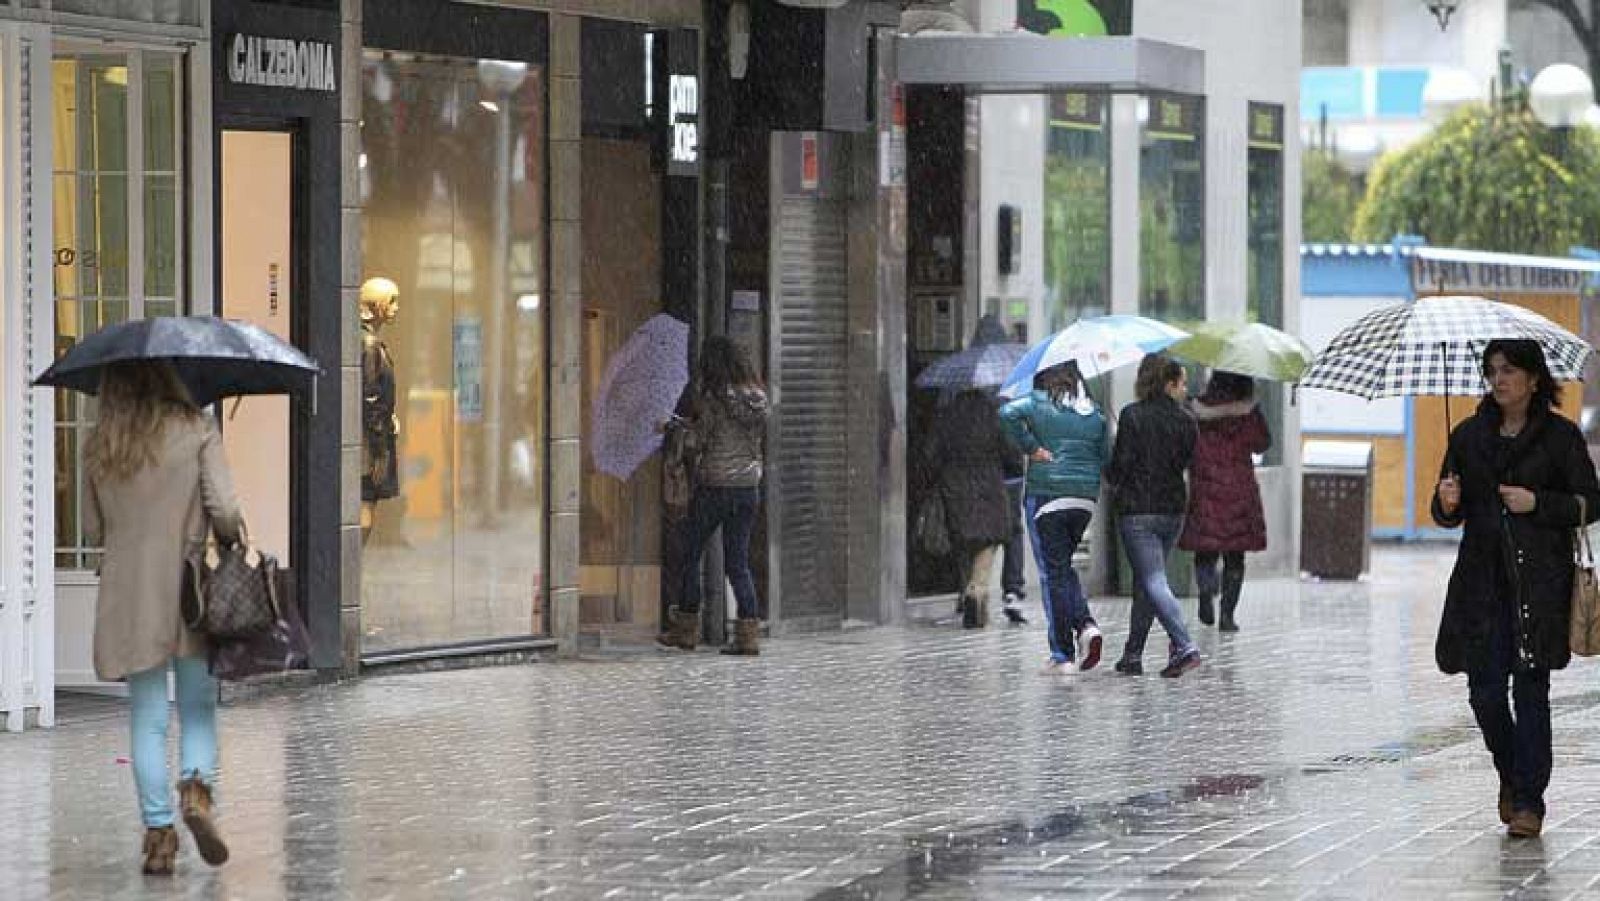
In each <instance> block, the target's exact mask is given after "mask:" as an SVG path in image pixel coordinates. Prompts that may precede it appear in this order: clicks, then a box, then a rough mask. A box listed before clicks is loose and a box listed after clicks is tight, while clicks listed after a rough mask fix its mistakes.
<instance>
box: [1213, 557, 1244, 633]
mask: <svg viewBox="0 0 1600 901" xmlns="http://www.w3.org/2000/svg"><path fill="white" fill-rule="evenodd" d="M1243 590H1244V573H1242V572H1226V571H1224V572H1223V574H1222V623H1221V624H1220V625H1219V626H1218V627H1217V628H1218V629H1220V630H1221V631H1223V632H1237V631H1239V624H1238V623H1237V622H1235V621H1234V619H1233V612H1234V611H1235V610H1237V609H1239V593H1240V592H1242V591H1243Z"/></svg>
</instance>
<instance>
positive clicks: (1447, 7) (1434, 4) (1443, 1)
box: [1422, 0, 1461, 31]
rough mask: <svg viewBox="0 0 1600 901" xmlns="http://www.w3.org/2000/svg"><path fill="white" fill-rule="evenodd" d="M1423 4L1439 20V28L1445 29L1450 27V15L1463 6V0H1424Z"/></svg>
mask: <svg viewBox="0 0 1600 901" xmlns="http://www.w3.org/2000/svg"><path fill="white" fill-rule="evenodd" d="M1422 5H1423V6H1426V7H1427V8H1428V12H1431V13H1433V17H1434V18H1435V19H1438V20H1439V30H1440V31H1444V30H1445V29H1447V28H1449V27H1450V17H1451V16H1453V15H1455V13H1456V10H1457V9H1459V8H1460V7H1461V0H1422Z"/></svg>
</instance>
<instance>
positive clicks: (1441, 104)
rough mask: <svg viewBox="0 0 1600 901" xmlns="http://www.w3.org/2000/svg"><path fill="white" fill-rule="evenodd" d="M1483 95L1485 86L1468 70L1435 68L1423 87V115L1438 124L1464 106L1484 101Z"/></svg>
mask: <svg viewBox="0 0 1600 901" xmlns="http://www.w3.org/2000/svg"><path fill="white" fill-rule="evenodd" d="M1483 95H1484V91H1483V87H1482V86H1480V85H1479V84H1478V80H1477V79H1476V78H1473V77H1472V75H1471V73H1469V72H1467V71H1466V70H1464V69H1457V68H1453V67H1450V68H1444V67H1441V68H1438V69H1434V70H1433V72H1432V74H1430V75H1429V76H1428V83H1427V85H1426V86H1425V87H1423V89H1422V116H1423V118H1425V119H1427V120H1428V121H1429V122H1432V123H1434V124H1436V125H1437V124H1438V123H1440V122H1443V121H1444V120H1446V119H1448V118H1450V116H1451V115H1453V114H1454V113H1455V111H1456V110H1458V109H1460V108H1462V107H1463V106H1467V105H1469V104H1473V103H1482V102H1483V99H1484V96H1483Z"/></svg>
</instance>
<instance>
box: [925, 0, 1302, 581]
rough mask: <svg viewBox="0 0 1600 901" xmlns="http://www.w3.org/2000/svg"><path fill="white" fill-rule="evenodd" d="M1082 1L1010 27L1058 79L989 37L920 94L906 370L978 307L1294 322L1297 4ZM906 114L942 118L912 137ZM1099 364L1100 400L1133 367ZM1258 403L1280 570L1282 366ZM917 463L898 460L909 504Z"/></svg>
mask: <svg viewBox="0 0 1600 901" xmlns="http://www.w3.org/2000/svg"><path fill="white" fill-rule="evenodd" d="M1026 5H1027V4H1022V5H1020V6H1017V7H1016V8H1013V5H1012V4H998V3H994V4H991V3H983V4H973V5H971V6H970V7H969V14H971V15H975V18H974V19H973V25H974V27H975V29H976V32H977V34H975V35H974V36H973V37H971V38H970V39H968V40H970V41H971V42H973V45H974V47H977V48H981V47H982V46H983V43H984V42H985V41H988V42H993V41H994V39H995V38H996V37H1000V36H1003V35H1004V33H1005V32H1006V31H1008V30H1009V29H1010V28H1011V26H1012V24H1013V23H1014V22H1017V21H1025V20H1027V16H1026V12H1027V11H1026V10H1023V9H1021V6H1026ZM1094 6H1095V9H1096V11H1097V12H1098V13H1099V21H1094V20H1089V22H1090V24H1089V25H1088V26H1082V25H1081V24H1080V26H1079V28H1080V30H1079V31H1071V30H1069V31H1067V32H1057V33H1056V34H1052V35H1046V36H1044V37H1040V38H1028V39H1024V40H1026V41H1031V42H1033V45H1034V46H1037V44H1039V43H1041V42H1050V45H1051V47H1052V49H1054V48H1059V49H1058V50H1057V51H1056V53H1057V54H1058V56H1057V58H1058V59H1059V60H1060V62H1059V63H1058V64H1057V67H1058V76H1057V78H1058V80H1057V82H1056V83H1055V85H1054V86H1049V87H1047V88H1046V89H1045V90H1043V91H1040V90H1038V89H1035V90H1033V91H1031V92H1030V91H1028V90H1026V89H1024V88H1020V87H1018V86H1017V85H1016V84H1015V83H1014V82H1020V83H1022V84H1024V85H1026V84H1028V83H1029V81H1032V82H1033V83H1034V84H1037V83H1038V82H1039V81H1040V80H1042V79H1041V78H1040V77H1039V76H1041V75H1042V74H1044V73H1043V72H1042V71H1032V72H1017V73H1015V74H1008V73H1007V71H1006V66H1007V65H1009V66H1012V67H1014V68H1015V67H1019V66H1022V65H1023V64H1024V61H1025V60H1026V59H1027V57H1026V56H1025V54H1027V53H1028V51H1029V47H1030V44H1029V43H1022V44H1017V45H1008V52H1007V53H1006V54H996V56H1005V57H1008V58H1009V62H1006V61H1001V60H997V61H996V62H994V63H992V64H991V71H989V72H981V71H974V72H969V73H966V77H968V78H969V83H968V84H967V85H966V86H965V87H964V88H963V89H962V90H961V91H960V92H959V93H958V94H952V93H951V91H952V90H953V89H947V90H946V92H945V93H946V94H947V95H951V96H948V97H946V98H945V99H944V100H942V101H941V100H939V99H937V98H934V97H932V96H930V95H928V94H927V93H926V92H925V91H920V89H919V92H920V93H921V96H920V97H915V96H914V108H913V113H912V119H913V135H912V138H911V148H912V158H911V163H910V169H911V171H912V173H913V181H912V184H911V189H910V190H911V212H910V221H911V232H912V233H911V237H910V259H909V263H908V265H909V270H908V271H909V278H910V279H911V288H910V291H909V297H910V301H909V303H910V309H909V310H908V316H909V317H910V319H911V323H912V324H911V327H910V330H909V331H910V335H911V338H910V341H911V345H910V347H909V350H908V354H909V359H910V361H911V362H910V365H911V368H912V372H911V373H910V375H911V378H912V379H913V381H914V378H915V371H916V370H917V369H919V368H920V367H921V366H923V365H926V364H927V363H928V362H931V361H932V360H934V359H937V358H938V356H940V355H942V354H944V353H948V352H950V351H951V350H954V349H959V347H960V346H962V345H963V343H964V342H965V341H966V340H967V339H968V337H969V336H970V335H971V333H972V330H973V328H974V326H975V324H976V322H977V319H978V317H980V316H984V315H992V316H995V317H998V318H999V319H1000V320H1001V321H1002V322H1004V323H1005V324H1006V325H1007V327H1008V330H1009V331H1010V332H1011V334H1012V335H1013V336H1014V338H1015V339H1016V340H1020V341H1033V340H1037V339H1039V338H1040V337H1043V336H1044V335H1046V334H1048V333H1050V332H1053V331H1055V330H1057V329H1060V328H1063V327H1065V326H1067V325H1069V324H1071V323H1072V322H1073V321H1075V320H1076V319H1077V318H1079V317H1081V316H1092V315H1103V314H1106V313H1137V314H1140V315H1145V316H1151V317H1154V318H1157V319H1162V320H1164V321H1168V322H1171V323H1173V324H1175V325H1179V326H1181V325H1183V324H1184V323H1186V322H1196V321H1201V320H1208V319H1209V320H1233V321H1247V320H1249V321H1261V322H1265V323H1267V324H1270V325H1273V326H1276V327H1280V328H1284V329H1286V330H1288V331H1290V332H1294V331H1295V330H1296V329H1297V327H1298V306H1299V303H1298V300H1299V279H1298V275H1299V261H1298V258H1297V252H1296V248H1297V247H1298V235H1299V221H1300V212H1299V206H1300V202H1299V184H1300V161H1299V147H1300V142H1299V140H1298V136H1297V135H1296V134H1295V133H1294V132H1295V129H1293V128H1291V127H1286V126H1287V125H1288V124H1290V123H1294V122H1296V121H1298V117H1299V108H1298V100H1299V97H1298V83H1299V73H1300V69H1301V63H1300V53H1299V41H1298V40H1295V36H1296V35H1297V34H1298V33H1299V30H1300V27H1301V20H1300V15H1301V11H1300V4H1298V3H1288V4H1285V3H1279V2H1260V3H1248V4H1246V3H1195V2H1182V3H1164V2H1159V0H1137V2H1133V3H1131V4H1128V3H1110V2H1103V3H1095V4H1094ZM1241 21H1248V22H1250V23H1251V24H1250V28H1249V29H1241V28H1240V27H1239V23H1240V22H1241ZM1085 29H1086V30H1085ZM1274 36H1276V37H1274ZM917 40H924V41H928V42H930V46H934V47H939V46H950V45H952V44H953V43H957V42H959V41H960V40H961V39H958V38H950V37H948V36H942V35H941V36H933V37H927V38H920V37H918V38H909V39H907V40H906V42H904V43H910V42H911V41H917ZM1008 40H1010V39H1008ZM1121 47H1128V48H1136V50H1135V51H1133V52H1135V53H1136V54H1137V55H1135V56H1133V57H1131V58H1130V61H1129V62H1128V64H1127V65H1118V62H1119V58H1118V56H1117V53H1118V52H1119V48H1121ZM905 55H906V54H905V53H904V51H903V52H902V59H904V58H905ZM1074 57H1076V58H1077V60H1078V61H1079V63H1078V65H1077V66H1076V67H1075V68H1074V67H1072V64H1071V62H1070V61H1071V60H1072V59H1073V58H1074ZM1157 59H1160V60H1161V64H1160V65H1156V64H1155V63H1154V61H1155V60H1157ZM1141 63H1142V64H1143V68H1140V65H1141ZM1008 79H1010V81H1008ZM919 124H924V125H929V126H931V127H932V128H933V129H935V130H937V131H939V132H941V133H942V137H940V138H939V139H937V140H933V141H929V142H923V141H920V140H919V139H918V137H917V135H916V134H915V129H916V127H917V125H919ZM955 143H960V144H961V145H962V146H963V149H962V151H961V154H960V156H958V157H954V158H952V159H950V160H941V159H940V158H939V156H938V154H939V152H940V148H949V147H950V146H952V144H955ZM951 165H955V166H957V167H964V171H965V175H964V177H963V178H961V179H959V180H958V179H956V178H950V177H946V178H945V179H944V181H943V182H942V183H937V184H935V185H929V184H928V183H924V184H923V185H922V186H921V187H922V190H921V191H920V192H919V184H918V181H917V180H916V175H917V174H918V173H919V172H927V173H929V174H932V173H936V172H939V171H945V170H948V169H949V167H950V166H951ZM930 187H931V188H932V189H931V190H930V189H929V188H930ZM1108 381H1109V384H1107V385H1105V386H1102V387H1101V388H1099V389H1098V390H1100V391H1102V392H1103V394H1102V396H1101V398H1100V399H1101V400H1102V401H1103V402H1104V403H1106V404H1107V405H1108V406H1109V407H1112V408H1113V409H1114V408H1116V407H1118V406H1120V405H1121V404H1123V403H1126V402H1127V401H1128V400H1130V399H1131V375H1129V374H1121V375H1118V376H1116V377H1114V378H1112V379H1110V380H1108ZM910 397H911V399H912V423H911V426H910V428H911V429H912V430H913V431H912V433H911V436H910V441H911V443H912V444H913V445H914V444H915V443H916V441H917V432H916V430H917V428H918V424H917V416H918V412H919V410H920V411H921V412H922V413H923V415H934V414H933V412H932V411H934V410H936V407H937V397H936V396H934V395H932V394H930V393H926V392H923V393H922V394H921V396H920V397H919V393H918V392H917V391H916V390H915V388H914V385H913V388H912V390H911V392H910ZM1263 403H1264V405H1265V406H1266V408H1267V411H1268V418H1269V422H1270V423H1271V424H1272V431H1273V434H1274V438H1275V444H1274V449H1273V451H1272V452H1270V453H1269V454H1268V455H1267V456H1266V458H1265V459H1264V461H1263V465H1261V466H1260V467H1258V471H1257V475H1258V479H1259V480H1260V483H1261V486H1262V490H1263V495H1264V498H1265V500H1266V507H1267V511H1268V525H1269V534H1271V535H1272V536H1273V537H1274V540H1273V541H1272V542H1271V547H1269V549H1268V551H1266V552H1265V553H1264V554H1263V555H1262V558H1261V564H1260V565H1261V567H1262V568H1263V569H1264V570H1266V571H1272V572H1280V573H1287V572H1292V571H1293V567H1294V565H1295V564H1294V561H1295V560H1296V559H1297V548H1296V547H1295V544H1296V541H1297V538H1296V537H1295V536H1296V535H1297V534H1298V528H1297V524H1298V510H1299V477H1298V467H1299V461H1298V454H1297V452H1296V449H1297V448H1298V444H1299V442H1298V438H1297V435H1298V413H1297V410H1296V408H1295V407H1294V406H1293V405H1292V404H1291V403H1289V399H1288V397H1287V392H1285V391H1283V390H1282V389H1281V388H1280V387H1279V386H1272V385H1268V386H1267V387H1266V390H1265V394H1264V396H1263ZM918 483H919V479H918V478H917V477H916V475H915V473H913V474H912V475H911V477H910V478H909V479H908V484H910V486H911V488H910V493H911V502H910V507H911V508H912V509H914V508H915V505H916V496H917V494H918V488H917V486H918ZM1106 519H1107V517H1097V521H1098V522H1097V523H1096V527H1095V528H1094V529H1093V530H1092V532H1091V536H1090V539H1089V542H1090V544H1091V545H1092V546H1093V545H1098V548H1099V549H1098V550H1096V551H1094V552H1092V553H1090V554H1089V556H1088V558H1087V560H1086V561H1085V562H1086V563H1087V564H1088V566H1089V568H1090V571H1091V573H1092V577H1091V579H1090V582H1091V584H1092V585H1094V586H1095V587H1096V588H1097V590H1103V589H1106V588H1111V587H1114V585H1115V582H1116V578H1115V573H1116V567H1117V562H1118V561H1117V557H1118V556H1119V554H1118V553H1117V552H1116V551H1115V550H1114V549H1113V548H1111V547H1110V545H1109V542H1107V541H1106V538H1107V535H1106V533H1105V532H1104V531H1103V530H1104V526H1105V520H1106ZM910 553H911V557H912V560H913V561H914V564H913V569H914V570H916V569H922V570H923V571H924V572H929V571H930V570H929V569H928V561H926V560H922V559H919V557H918V554H917V551H916V549H915V548H912V549H911V551H910ZM912 579H913V583H914V584H913V586H912V592H913V593H914V594H915V593H919V592H929V593H936V594H937V593H941V592H943V591H948V590H950V588H951V585H952V584H953V583H952V581H951V578H950V576H949V574H945V575H943V576H941V575H939V574H938V573H937V572H934V573H933V574H932V575H931V576H929V577H928V578H925V579H923V580H922V584H920V585H918V584H915V583H916V582H917V581H918V579H917V577H916V575H915V573H913V576H912ZM1180 581H1182V579H1181V577H1180Z"/></svg>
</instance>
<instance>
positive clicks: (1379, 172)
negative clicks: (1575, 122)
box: [1355, 102, 1600, 255]
mask: <svg viewBox="0 0 1600 901" xmlns="http://www.w3.org/2000/svg"><path fill="white" fill-rule="evenodd" d="M1355 233H1356V234H1355V237H1356V239H1357V240H1361V241H1386V240H1388V239H1389V238H1391V237H1393V236H1394V235H1396V234H1399V233H1406V234H1418V235H1422V236H1423V237H1425V238H1426V239H1427V240H1428V242H1429V243H1431V244H1436V245H1442V246H1451V247H1470V248H1473V249H1475V250H1497V251H1505V252H1511V253H1535V254H1555V255H1564V254H1566V253H1567V251H1568V249H1569V248H1571V247H1572V246H1573V245H1576V244H1592V243H1594V241H1595V237H1596V235H1600V135H1596V133H1595V132H1594V130H1592V129H1590V128H1587V127H1580V128H1574V129H1570V130H1569V131H1568V133H1567V134H1565V135H1563V134H1560V133H1558V132H1556V131H1555V130H1553V129H1549V128H1546V127H1544V126H1543V125H1540V124H1539V123H1538V121H1536V120H1535V119H1534V118H1533V115H1532V114H1531V113H1530V112H1529V111H1528V110H1527V108H1526V106H1525V105H1523V104H1521V103H1518V102H1512V103H1505V104H1495V105H1493V106H1487V107H1485V106H1473V107H1468V108H1466V109H1463V110H1460V111H1459V112H1457V113H1456V114H1455V115H1454V116H1452V117H1451V118H1450V119H1448V120H1446V121H1445V122H1444V123H1443V124H1441V125H1440V126H1439V127H1438V128H1436V129H1434V130H1433V132H1431V133H1430V134H1429V135H1428V136H1427V137H1425V138H1423V139H1422V140H1420V141H1418V142H1417V143H1415V144H1412V145H1410V146H1409V147H1406V148H1404V149H1402V150H1399V151H1396V152H1394V153H1391V154H1389V155H1387V156H1385V157H1383V158H1382V159H1381V160H1379V161H1378V164H1377V165H1376V166H1375V167H1374V168H1373V170H1372V174H1371V176H1370V177H1369V179H1368V182H1367V192H1366V196H1365V197H1364V198H1363V199H1362V201H1361V205H1360V207H1359V209H1358V210H1357V211H1356V219H1355Z"/></svg>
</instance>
